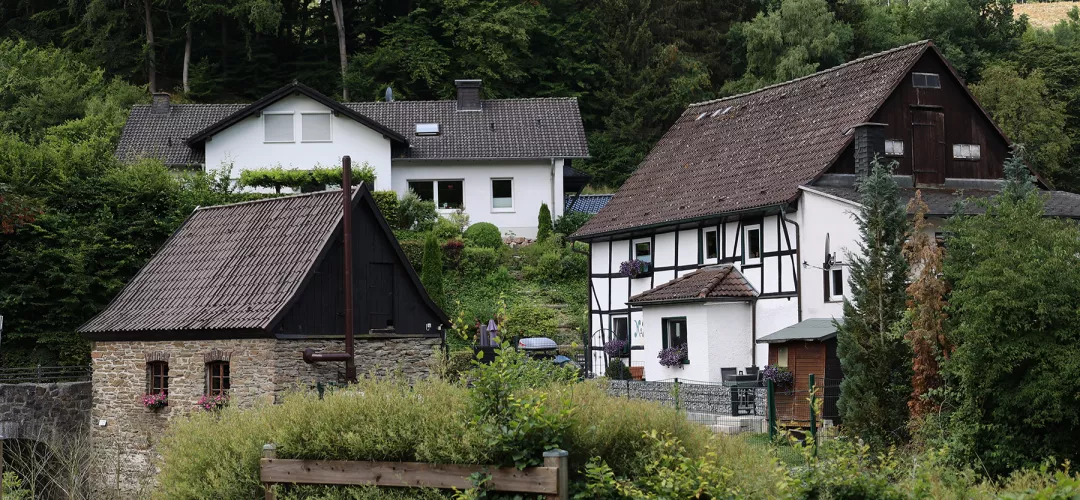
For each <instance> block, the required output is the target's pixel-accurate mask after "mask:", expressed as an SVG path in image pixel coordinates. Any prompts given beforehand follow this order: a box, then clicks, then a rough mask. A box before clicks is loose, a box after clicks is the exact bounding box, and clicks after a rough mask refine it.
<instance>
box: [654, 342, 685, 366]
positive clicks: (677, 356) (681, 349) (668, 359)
mask: <svg viewBox="0 0 1080 500" xmlns="http://www.w3.org/2000/svg"><path fill="white" fill-rule="evenodd" d="M656 357H657V358H659V359H660V364H661V365H662V366H666V367H668V368H682V365H683V360H685V359H686V344H682V345H678V346H675V347H668V348H667V349H664V350H662V351H660V354H658V355H657V356H656Z"/></svg>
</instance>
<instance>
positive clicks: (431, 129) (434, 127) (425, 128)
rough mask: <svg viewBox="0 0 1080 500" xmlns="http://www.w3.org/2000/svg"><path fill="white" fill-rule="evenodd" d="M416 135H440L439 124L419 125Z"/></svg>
mask: <svg viewBox="0 0 1080 500" xmlns="http://www.w3.org/2000/svg"><path fill="white" fill-rule="evenodd" d="M416 135H439V124H438V123H417V124H416Z"/></svg>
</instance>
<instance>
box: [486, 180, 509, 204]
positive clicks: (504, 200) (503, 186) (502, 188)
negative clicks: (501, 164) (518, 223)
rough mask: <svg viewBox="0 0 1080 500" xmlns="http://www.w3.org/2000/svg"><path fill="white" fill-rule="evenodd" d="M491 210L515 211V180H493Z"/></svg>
mask: <svg viewBox="0 0 1080 500" xmlns="http://www.w3.org/2000/svg"><path fill="white" fill-rule="evenodd" d="M491 208H492V209H493V210H498V211H511V210H513V209H514V181H513V179H491Z"/></svg>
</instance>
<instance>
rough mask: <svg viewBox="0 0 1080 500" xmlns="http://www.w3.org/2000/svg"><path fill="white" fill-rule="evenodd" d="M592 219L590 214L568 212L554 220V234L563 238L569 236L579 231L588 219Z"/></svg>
mask: <svg viewBox="0 0 1080 500" xmlns="http://www.w3.org/2000/svg"><path fill="white" fill-rule="evenodd" d="M591 218H592V214H587V213H585V212H570V213H568V214H565V215H563V216H562V217H559V218H558V219H555V226H554V229H555V232H556V233H558V234H561V235H563V236H570V235H571V234H574V233H576V232H577V230H578V229H581V226H584V225H585V223H586V222H589V219H591Z"/></svg>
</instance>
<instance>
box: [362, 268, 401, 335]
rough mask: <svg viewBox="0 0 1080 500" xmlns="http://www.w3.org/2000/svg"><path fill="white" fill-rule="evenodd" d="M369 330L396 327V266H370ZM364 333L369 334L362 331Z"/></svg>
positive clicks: (368, 296)
mask: <svg viewBox="0 0 1080 500" xmlns="http://www.w3.org/2000/svg"><path fill="white" fill-rule="evenodd" d="M368 269H369V270H370V273H369V274H368V290H367V303H368V321H369V323H368V325H369V326H368V328H371V329H375V330H380V329H384V328H389V327H392V326H394V265H393V264H388V263H382V262H372V263H370V264H368ZM361 332H362V333H368V332H365V331H361Z"/></svg>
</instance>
